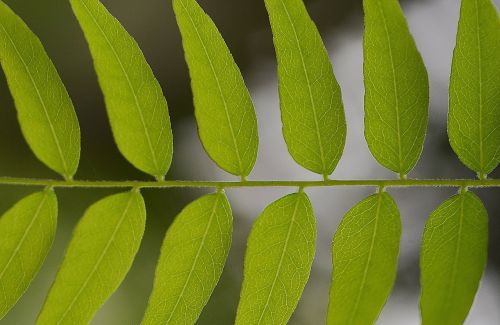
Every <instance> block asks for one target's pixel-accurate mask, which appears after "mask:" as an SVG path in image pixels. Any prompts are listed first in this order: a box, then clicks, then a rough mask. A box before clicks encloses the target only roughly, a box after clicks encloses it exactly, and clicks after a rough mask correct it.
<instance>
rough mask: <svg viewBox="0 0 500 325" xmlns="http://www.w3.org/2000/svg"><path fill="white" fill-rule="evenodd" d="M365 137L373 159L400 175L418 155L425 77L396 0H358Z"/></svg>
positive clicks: (425, 102)
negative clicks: (362, 23) (361, 25)
mask: <svg viewBox="0 0 500 325" xmlns="http://www.w3.org/2000/svg"><path fill="white" fill-rule="evenodd" d="M363 6H364V11H365V35H364V78H365V138H366V141H367V142H368V147H369V148H370V151H371V153H372V155H373V156H374V157H375V159H376V160H377V161H378V162H379V163H380V164H381V165H383V166H384V167H386V168H389V169H390V170H392V171H394V172H396V173H399V174H400V175H401V176H404V175H406V174H407V173H408V172H409V171H410V170H412V169H413V167H414V166H415V164H416V163H417V161H418V159H419V158H420V154H421V153H422V149H423V144H424V139H425V133H426V131H427V119H428V108H429V80H428V78H427V71H426V69H425V66H424V63H423V61H422V57H421V56H420V53H419V52H418V50H417V47H416V45H415V42H414V40H413V38H412V36H411V35H410V32H409V30H408V25H407V23H406V20H405V17H404V15H403V12H402V10H401V7H400V6H399V1H397V0H364V1H363Z"/></svg>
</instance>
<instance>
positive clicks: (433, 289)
mask: <svg viewBox="0 0 500 325" xmlns="http://www.w3.org/2000/svg"><path fill="white" fill-rule="evenodd" d="M487 246H488V215H487V212H486V209H485V208H484V206H483V204H482V202H481V200H480V199H479V198H478V197H477V196H476V195H474V194H473V193H470V192H465V193H463V194H459V195H454V196H452V197H451V198H449V199H448V200H446V201H445V202H444V203H443V204H441V205H440V206H439V207H438V208H437V209H436V210H435V211H434V212H432V214H431V216H430V217H429V220H428V221H427V224H426V225H425V231H424V236H423V239H422V255H421V258H420V270H421V282H422V283H421V284H422V295H421V298H420V309H421V313H422V323H423V324H425V325H433V324H436V325H438V324H439V325H448V324H450V325H452V324H462V323H463V322H464V320H465V318H466V317H467V314H468V313H469V309H470V307H471V305H472V302H473V300H474V296H475V295H476V291H477V289H478V287H479V281H480V280H481V276H482V274H483V272H484V268H485V266H486V259H487Z"/></svg>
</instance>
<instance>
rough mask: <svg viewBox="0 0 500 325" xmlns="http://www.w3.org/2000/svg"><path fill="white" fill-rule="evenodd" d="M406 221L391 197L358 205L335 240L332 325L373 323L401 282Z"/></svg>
mask: <svg viewBox="0 0 500 325" xmlns="http://www.w3.org/2000/svg"><path fill="white" fill-rule="evenodd" d="M400 238H401V220H400V216H399V210H398V207H397V205H396V203H395V202H394V200H393V199H392V198H391V196H390V195H389V194H387V193H378V194H374V195H372V196H369V197H368V198H366V199H364V200H363V201H361V202H359V203H358V204H356V205H355V206H354V207H353V208H351V210H349V211H348V212H347V214H346V215H345V216H344V218H343V220H342V222H341V224H340V226H339V228H338V229H337V232H336V233H335V237H334V239H333V246H332V250H333V275H332V286H331V288H330V304H329V307H328V324H329V325H333V324H360V325H361V324H363V325H364V324H374V323H375V321H376V320H377V318H378V315H379V314H380V311H381V310H382V308H383V306H384V304H385V302H386V301H387V298H388V296H389V294H390V292H391V289H392V286H393V284H394V280H395V278H396V270H397V261H398V254H399V242H400Z"/></svg>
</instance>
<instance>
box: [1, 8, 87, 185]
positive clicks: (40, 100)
mask: <svg viewBox="0 0 500 325" xmlns="http://www.w3.org/2000/svg"><path fill="white" fill-rule="evenodd" d="M0 63H1V65H2V68H3V71H4V72H5V76H6V77H7V83H8V85H9V88H10V91H11V93H12V96H13V97H14V101H15V104H16V109H17V115H18V119H19V124H20V125H21V130H22V133H23V135H24V138H25V139H26V141H27V142H28V145H29V146H30V148H31V150H33V152H34V154H35V155H36V156H37V157H38V159H40V160H41V161H42V162H43V163H44V164H46V165H47V166H48V167H49V168H51V169H53V170H54V171H56V172H58V173H59V174H61V175H63V176H64V177H65V178H71V177H72V176H73V175H74V174H75V173H76V170H77V169H78V162H79V160H80V126H79V125H78V119H77V117H76V113H75V110H74V107H73V103H72V102H71V99H70V97H69V95H68V92H67V91H66V88H65V87H64V85H63V83H62V81H61V78H60V77H59V74H58V73H57V70H56V68H55V67H54V65H53V63H52V61H51V60H50V58H49V57H48V56H47V53H46V52H45V49H44V48H43V45H42V43H40V40H39V39H38V38H37V37H36V35H35V34H33V32H32V31H31V30H30V29H29V27H28V26H26V24H25V23H24V22H23V21H22V20H21V18H19V17H18V16H17V15H16V14H15V13H14V12H13V11H12V10H11V9H10V8H9V7H8V6H7V5H6V4H4V3H3V2H2V1H0Z"/></svg>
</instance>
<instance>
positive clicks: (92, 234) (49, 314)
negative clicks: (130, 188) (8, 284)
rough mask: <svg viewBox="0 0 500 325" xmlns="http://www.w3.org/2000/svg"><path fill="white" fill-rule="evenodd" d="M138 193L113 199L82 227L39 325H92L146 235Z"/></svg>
mask: <svg viewBox="0 0 500 325" xmlns="http://www.w3.org/2000/svg"><path fill="white" fill-rule="evenodd" d="M145 221H146V210H145V207H144V200H143V198H142V196H141V194H140V193H138V192H126V193H120V194H115V195H112V196H108V197H106V198H104V199H102V200H100V201H98V202H97V203H95V204H93V205H92V206H91V207H90V208H89V209H88V210H87V211H86V212H85V215H84V216H83V217H82V219H81V220H80V222H79V223H78V225H77V227H76V229H75V231H74V233H73V238H72V239H71V242H70V244H69V247H68V249H67V251H66V256H65V257H64V261H63V263H62V265H61V268H60V269H59V272H58V273H57V276H56V279H55V281H54V283H53V285H52V288H51V289H50V292H49V294H48V296H47V299H46V301H45V304H44V306H43V309H42V311H41V313H40V315H39V316H38V320H37V324H39V325H45V324H87V323H89V322H90V320H91V319H92V317H93V316H94V314H95V312H96V311H97V310H98V309H99V308H100V307H101V306H102V305H103V304H104V302H105V301H106V300H107V299H108V298H109V296H110V295H111V294H112V293H113V292H114V291H115V290H116V289H117V287H118V286H119V285H120V283H121V282H122V280H123V278H124V277H125V275H126V274H127V272H128V270H129V269H130V266H131V265H132V262H133V260H134V257H135V254H136V253H137V250H138V249H139V245H140V243H141V238H142V235H143V233H144V226H145Z"/></svg>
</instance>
